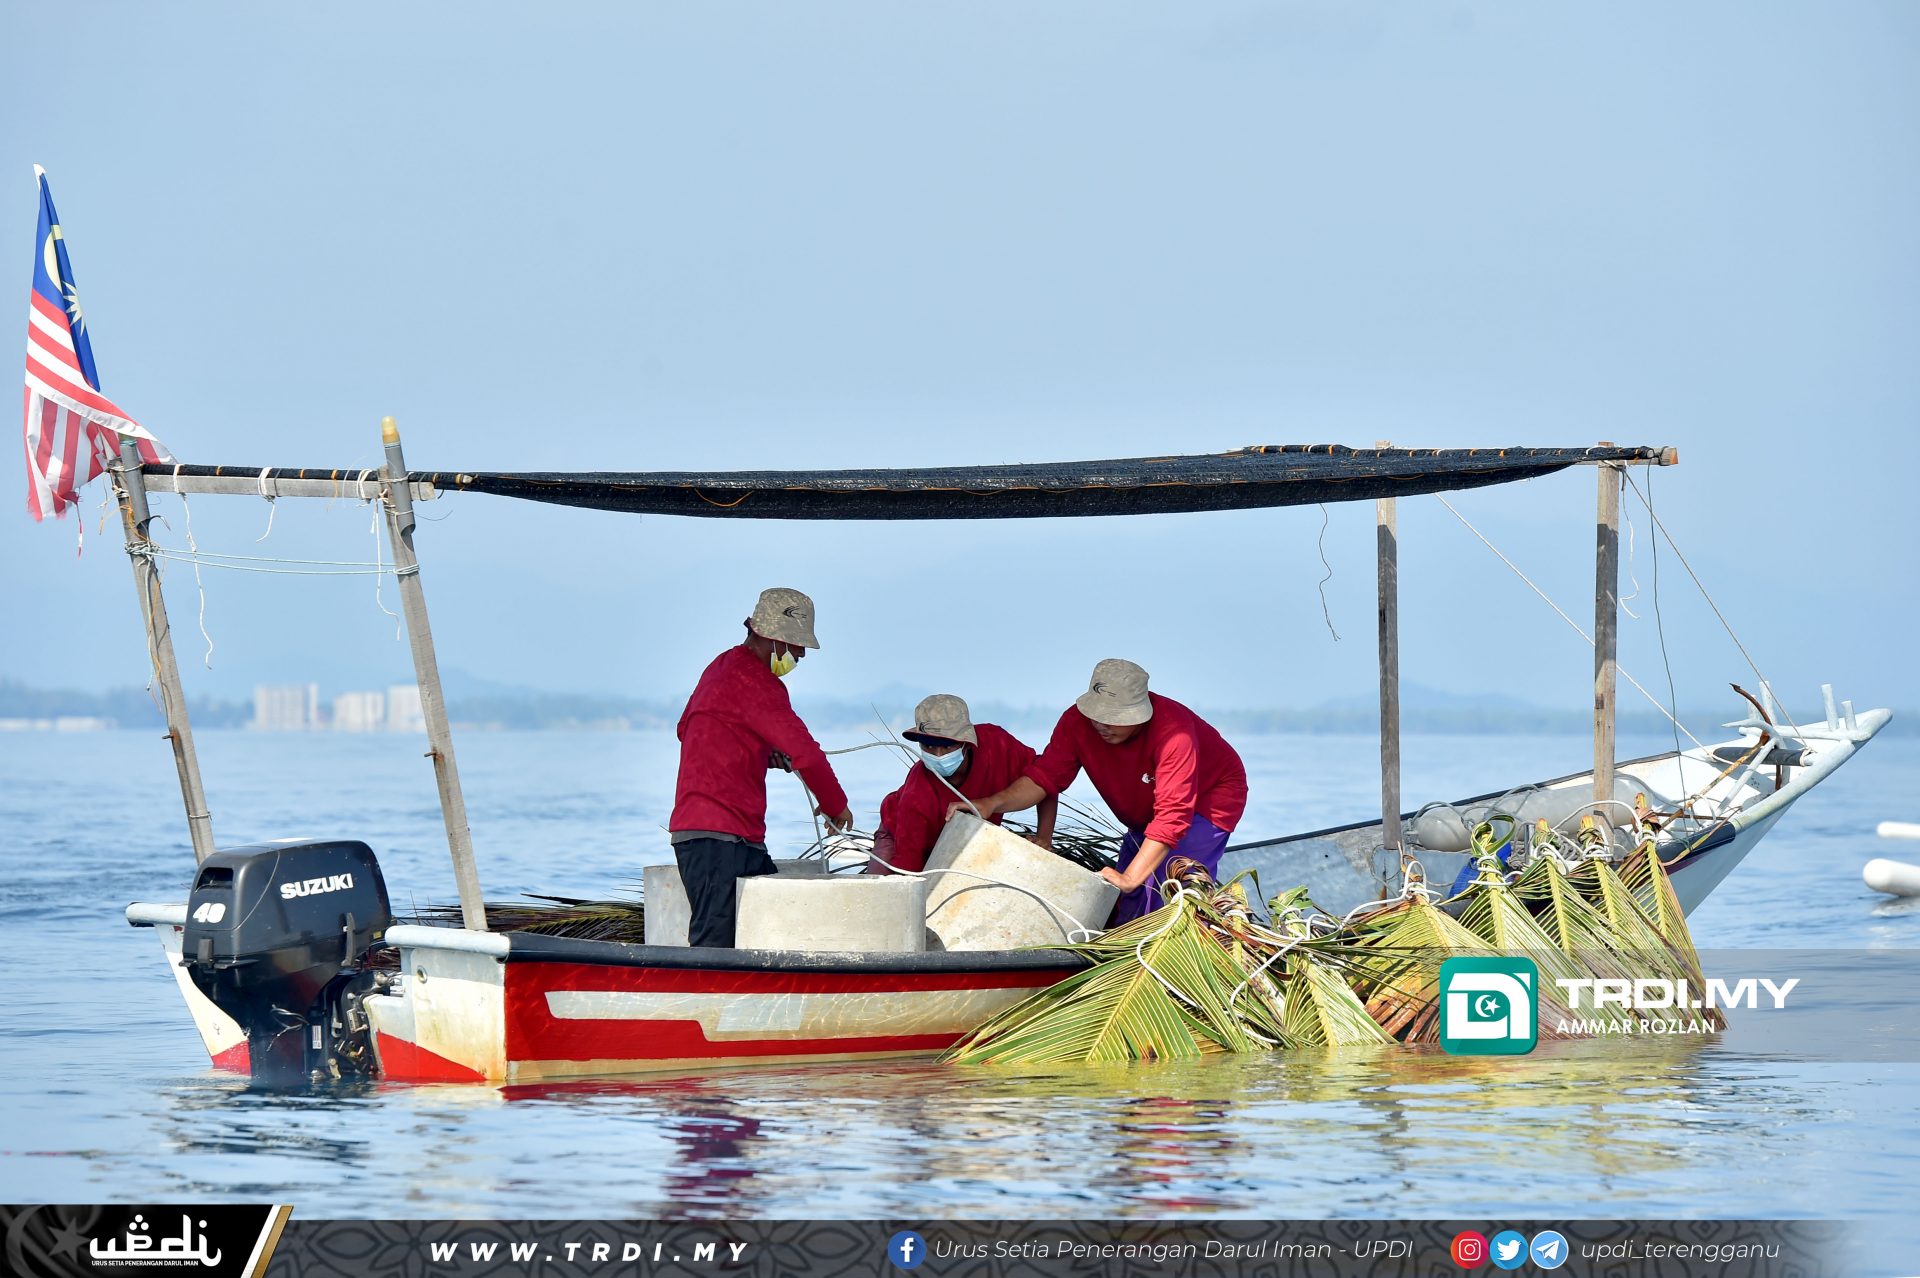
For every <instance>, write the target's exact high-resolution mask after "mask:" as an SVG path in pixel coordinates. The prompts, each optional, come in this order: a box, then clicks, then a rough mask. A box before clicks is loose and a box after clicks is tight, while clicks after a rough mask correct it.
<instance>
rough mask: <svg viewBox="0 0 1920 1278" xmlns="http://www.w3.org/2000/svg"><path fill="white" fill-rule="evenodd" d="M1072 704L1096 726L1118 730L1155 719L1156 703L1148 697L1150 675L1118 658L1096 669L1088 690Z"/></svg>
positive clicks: (1111, 659)
mask: <svg viewBox="0 0 1920 1278" xmlns="http://www.w3.org/2000/svg"><path fill="white" fill-rule="evenodd" d="M1073 704H1074V705H1076V706H1078V707H1079V708H1080V713H1081V714H1084V715H1085V716H1087V718H1089V719H1091V720H1093V721H1094V722H1095V723H1105V724H1111V725H1112V726H1113V727H1116V728H1124V727H1127V726H1129V725H1130V724H1135V723H1145V722H1146V721H1147V720H1149V719H1151V718H1153V702H1152V701H1151V700H1150V699H1149V698H1148V696H1147V672H1146V671H1145V670H1142V669H1141V668H1140V667H1139V666H1136V665H1135V664H1134V663H1133V662H1131V661H1122V660H1121V659H1120V658H1118V657H1108V658H1107V659H1106V660H1105V661H1102V662H1101V663H1100V664H1099V665H1097V666H1095V667H1094V668H1093V678H1092V679H1089V680H1088V681H1087V690H1086V691H1085V692H1083V693H1082V694H1080V697H1079V699H1078V700H1076V701H1075V702H1074V703H1073Z"/></svg>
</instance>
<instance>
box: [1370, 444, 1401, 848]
mask: <svg viewBox="0 0 1920 1278" xmlns="http://www.w3.org/2000/svg"><path fill="white" fill-rule="evenodd" d="M1374 447H1376V448H1388V447H1391V444H1390V443H1389V442H1388V441H1387V440H1384V439H1383V440H1380V441H1379V442H1378V443H1376V444H1375V445H1374ZM1373 520H1374V540H1375V544H1376V549H1377V554H1378V559H1379V590H1378V597H1379V622H1380V845H1381V846H1382V847H1384V848H1387V849H1388V850H1390V851H1395V852H1397V851H1399V850H1400V849H1401V847H1402V846H1403V844H1402V835H1401V830H1400V515H1399V510H1398V508H1397V507H1396V506H1395V504H1394V499H1393V498H1392V497H1382V498H1380V499H1379V500H1377V501H1375V502H1374V503H1373Z"/></svg>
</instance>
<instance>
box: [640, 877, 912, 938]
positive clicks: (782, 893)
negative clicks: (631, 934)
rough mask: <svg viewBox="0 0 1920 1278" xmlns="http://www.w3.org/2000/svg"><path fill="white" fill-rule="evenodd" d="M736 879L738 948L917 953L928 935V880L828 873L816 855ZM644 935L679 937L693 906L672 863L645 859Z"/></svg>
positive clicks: (684, 930)
mask: <svg viewBox="0 0 1920 1278" xmlns="http://www.w3.org/2000/svg"><path fill="white" fill-rule="evenodd" d="M773 865H774V869H775V871H776V873H773V874H768V875H760V876H757V877H754V878H750V879H743V880H741V882H740V889H739V891H740V895H739V913H738V922H737V923H736V925H735V927H734V942H735V944H736V945H737V946H738V947H739V948H740V949H743V950H798V951H802V952H806V953H840V954H860V953H883V954H919V953H922V952H923V951H925V950H926V948H927V943H926V937H927V928H926V921H925V920H926V914H927V884H926V882H925V881H924V880H921V879H914V878H908V877H906V876H904V875H898V876H896V875H884V876H883V875H873V874H829V873H827V870H826V867H825V866H824V865H822V864H821V863H820V862H819V861H817V860H812V861H775V862H774V863H773ZM641 877H642V881H643V883H644V886H645V893H646V895H645V901H646V929H647V930H646V943H647V944H648V945H685V944H686V943H687V928H688V925H689V923H690V922H691V921H692V915H693V910H692V907H691V906H690V905H689V904H688V902H687V891H686V887H685V886H684V885H683V884H682V883H681V881H680V868H679V867H678V866H676V865H649V866H647V867H645V869H644V870H642V872H641Z"/></svg>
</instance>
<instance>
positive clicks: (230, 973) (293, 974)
mask: <svg viewBox="0 0 1920 1278" xmlns="http://www.w3.org/2000/svg"><path fill="white" fill-rule="evenodd" d="M392 924H393V916H392V914H391V913H390V912H389V910H388V906H387V885H386V881H385V880H384V879H383V878H381V875H380V865H379V863H378V862H377V861H375V860H374V858H373V849H371V848H369V847H368V846H367V845H366V844H364V843H357V842H352V841H349V840H331V839H286V840H282V841H280V842H277V843H259V844H254V845H253V846H250V847H243V848H228V849H227V850H225V851H222V852H215V853H214V854H213V855H212V856H210V857H208V858H207V859H206V860H205V861H204V862H202V863H201V866H200V871H199V873H198V874H197V875H195V876H194V880H193V895H192V896H190V897H189V898H188V899H187V925H186V931H185V933H184V934H183V935H182V937H181V957H180V962H181V964H182V966H184V967H185V968H186V969H187V972H188V975H189V976H191V977H192V979H193V983H194V984H195V985H196V986H198V987H199V988H200V991H201V992H202V993H204V994H205V995H206V996H207V997H208V998H210V999H212V1000H213V1001H214V1003H215V1004H216V1005H217V1006H218V1007H219V1008H220V1009H221V1010H222V1011H224V1012H225V1013H226V1014H227V1015H229V1016H231V1017H233V1019H234V1020H236V1021H238V1022H239V1023H240V1028H242V1029H244V1030H245V1031H246V1032H247V1055H248V1058H249V1060H250V1061H251V1062H252V1066H253V1075H254V1077H255V1078H273V1079H279V1080H293V1079H298V1078H326V1077H334V1078H349V1077H355V1076H361V1075H368V1074H371V1073H373V1068H374V1061H373V1051H372V1041H371V1034H370V1032H369V1030H368V1027H367V1018H366V1012H365V1010H364V1009H363V1008H362V1007H361V1006H360V1003H361V1000H362V999H364V998H365V997H366V996H367V995H368V994H371V993H375V992H378V990H379V989H380V988H382V986H383V983H384V982H386V981H387V980H388V979H389V974H388V973H384V972H375V971H369V970H367V968H366V958H367V953H368V951H369V950H370V949H371V948H372V946H373V945H374V943H375V942H377V941H378V940H379V939H380V938H381V937H382V936H384V935H385V934H386V930H387V928H388V927H390V926H392Z"/></svg>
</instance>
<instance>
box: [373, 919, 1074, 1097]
mask: <svg viewBox="0 0 1920 1278" xmlns="http://www.w3.org/2000/svg"><path fill="white" fill-rule="evenodd" d="M388 940H389V942H390V943H391V944H393V945H395V946H396V947H397V948H398V949H399V951H400V957H401V973H402V982H403V985H404V989H403V990H402V991H401V992H399V993H396V994H392V995H382V996H379V997H376V998H372V999H369V1000H368V1001H367V1012H368V1016H369V1019H370V1020H371V1022H372V1025H373V1028H374V1031H375V1039H374V1043H375V1050H376V1052H377V1053H378V1056H379V1061H380V1067H381V1073H382V1074H383V1076H385V1077H388V1078H411V1079H423V1080H427V1079H430V1080H438V1081H466V1082H479V1081H483V1080H484V1081H489V1082H502V1081H506V1082H530V1081H536V1080H541V1079H555V1078H573V1077H579V1076H583V1075H594V1074H625V1073H639V1072H649V1071H660V1070H684V1069H689V1068H701V1069H707V1068H713V1067H716V1066H732V1065H766V1064H776V1063H785V1062H794V1061H849V1060H876V1059H884V1058H888V1057H899V1056H925V1055H930V1054H934V1053H938V1052H941V1051H944V1050H946V1049H947V1048H948V1047H951V1046H952V1045H953V1044H954V1043H956V1042H958V1041H959V1040H960V1039H961V1038H963V1037H964V1036H965V1035H967V1034H968V1033H970V1032H971V1031H973V1030H974V1029H976V1028H978V1027H979V1026H980V1025H982V1024H984V1023H985V1022H986V1021H987V1020H989V1019H991V1018H992V1017H994V1016H996V1015H998V1014H999V1013H1000V1012H1002V1011H1004V1010H1006V1009H1007V1008H1009V1007H1011V1006H1013V1005H1014V1004H1015V1003H1017V1002H1019V1001H1020V1000H1021V999H1023V998H1025V997H1027V996H1028V995H1029V994H1032V993H1033V992H1034V991H1036V990H1039V989H1043V988H1045V987H1046V986H1048V985H1051V984H1053V983H1054V982H1056V981H1059V980H1061V979H1063V978H1064V977H1066V976H1068V975H1070V974H1071V973H1072V972H1073V971H1075V970H1076V969H1077V968H1078V967H1079V965H1080V964H1079V960H1077V959H1076V958H1075V957H1074V956H1072V955H1069V954H1063V953H1057V952H1056V953H1053V954H1051V955H1048V954H1044V953H1043V954H1032V953H1026V952H1019V953H1011V954H997V953H980V954H927V955H914V954H906V955H886V956H876V955H854V954H847V955H822V954H798V953H780V952H775V951H751V950H733V951H716V950H689V949H680V948H675V947H665V946H646V945H620V944H614V943H610V942H594V941H570V940H564V939H561V938H553V937H531V936H527V935H524V934H520V935H509V936H497V935H491V934H489V935H477V934H474V933H469V932H461V931H456V930H454V929H447V928H422V927H397V928H394V929H393V930H392V931H391V932H390V933H389V934H388Z"/></svg>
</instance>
